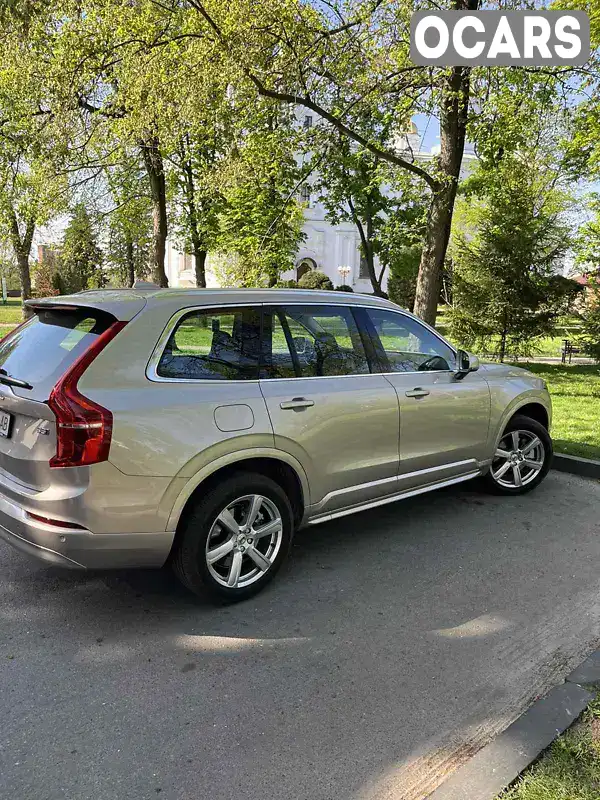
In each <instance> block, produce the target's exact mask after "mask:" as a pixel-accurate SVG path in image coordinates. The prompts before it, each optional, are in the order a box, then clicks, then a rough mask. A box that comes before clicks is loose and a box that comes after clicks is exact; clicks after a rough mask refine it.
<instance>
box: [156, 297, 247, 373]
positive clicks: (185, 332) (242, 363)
mask: <svg viewBox="0 0 600 800" xmlns="http://www.w3.org/2000/svg"><path fill="white" fill-rule="evenodd" d="M259 345H260V311H259V310H258V309H254V308H238V309H217V310H215V311H208V310H203V311H192V312H191V313H189V314H186V315H185V316H184V317H182V319H181V320H180V321H179V323H178V324H177V327H176V328H175V330H174V331H173V333H172V334H171V336H170V337H169V340H168V342H167V345H166V347H165V349H164V351H163V354H162V356H161V359H160V361H159V363H158V367H157V370H156V372H157V374H158V375H159V376H160V377H162V378H179V379H184V380H255V379H257V378H258V356H259Z"/></svg>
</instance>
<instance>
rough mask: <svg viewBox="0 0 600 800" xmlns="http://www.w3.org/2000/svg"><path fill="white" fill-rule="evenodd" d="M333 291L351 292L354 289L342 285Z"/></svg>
mask: <svg viewBox="0 0 600 800" xmlns="http://www.w3.org/2000/svg"><path fill="white" fill-rule="evenodd" d="M335 291H336V292H353V291H354V289H353V288H352V287H351V286H346V285H345V284H344V285H343V286H336V287H335Z"/></svg>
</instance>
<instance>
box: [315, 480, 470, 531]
mask: <svg viewBox="0 0 600 800" xmlns="http://www.w3.org/2000/svg"><path fill="white" fill-rule="evenodd" d="M479 475H481V470H479V469H478V470H475V471H474V472H469V473H468V474H467V475H460V476H459V477H458V478H448V479H447V480H445V481H437V482H436V483H431V484H429V485H428V486H421V487H419V488H418V489H408V490H405V491H403V492H397V493H396V494H393V495H388V496H387V497H382V498H380V499H379V500H369V501H367V502H366V503H360V504H359V505H357V506H352V507H351V508H343V509H342V510H341V511H332V512H331V513H330V514H323V516H320V517H314V518H313V519H309V520H308V521H307V523H306V524H307V525H318V524H319V523H321V522H330V521H331V520H334V519H338V517H346V516H348V515H349V514H355V513H357V512H358V511H367V510H368V509H370V508H376V507H377V506H383V505H386V503H395V502H396V501H397V500H402V499H404V498H405V497H415V496H416V495H419V494H425V493H426V492H432V491H434V490H435V489H443V488H444V487H445V486H453V485H454V484H455V483H463V482H464V481H470V480H471V479H472V478H477V477H478V476H479Z"/></svg>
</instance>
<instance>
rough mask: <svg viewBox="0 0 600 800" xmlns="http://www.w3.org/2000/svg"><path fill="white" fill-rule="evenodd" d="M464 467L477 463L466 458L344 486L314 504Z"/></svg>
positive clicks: (318, 505)
mask: <svg viewBox="0 0 600 800" xmlns="http://www.w3.org/2000/svg"><path fill="white" fill-rule="evenodd" d="M400 466H402V460H400ZM466 466H472V467H476V466H477V461H476V460H475V459H474V458H467V459H465V460H464V461H453V462H451V463H450V464H442V465H441V466H438V467H427V468H426V469H418V470H415V471H414V472H405V473H400V474H398V475H393V476H392V477H391V478H380V479H379V480H377V481H368V482H367V483H359V484H357V485H355V486H346V487H345V488H344V489H335V490H334V491H333V492H328V493H327V494H326V495H325V497H323V499H322V500H319V502H318V503H316V504H315V505H316V507H317V508H318V507H321V506H324V505H326V504H327V503H328V502H329V501H330V500H331V499H332V498H333V497H339V496H340V495H344V494H350V493H353V492H360V491H361V490H363V489H370V488H371V487H372V486H383V485H384V484H386V483H399V482H400V481H406V480H409V479H410V478H415V477H417V476H420V475H430V474H431V473H432V472H443V471H444V470H447V469H453V468H456V467H466Z"/></svg>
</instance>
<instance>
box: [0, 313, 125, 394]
mask: <svg viewBox="0 0 600 800" xmlns="http://www.w3.org/2000/svg"><path fill="white" fill-rule="evenodd" d="M114 321H115V318H114V317H113V316H112V315H111V314H107V313H106V312H103V311H98V310H96V309H90V308H83V307H79V308H72V309H71V308H70V309H57V308H56V309H55V308H36V309H35V315H34V316H33V317H31V319H29V320H28V321H27V322H26V323H25V324H24V325H22V326H21V327H19V328H17V329H16V330H15V331H13V332H12V333H10V334H9V335H8V336H7V337H6V338H5V339H3V340H2V342H0V372H3V373H4V374H6V375H10V376H11V377H13V378H19V379H20V380H23V381H27V382H28V383H30V384H31V385H32V386H33V389H32V390H28V389H21V388H17V387H14V388H13V391H14V392H15V394H18V395H20V396H21V397H28V398H31V399H32V400H47V399H48V396H49V394H50V391H51V390H52V387H53V386H54V384H55V383H56V381H57V380H58V379H59V378H60V377H61V375H63V374H64V373H65V372H66V370H67V369H68V368H69V367H70V366H71V364H73V362H74V361H76V359H77V358H79V356H80V355H81V354H82V353H83V352H85V350H87V348H88V347H89V345H90V344H91V343H92V342H93V341H94V340H95V339H97V338H98V336H100V334H102V333H104V331H105V330H106V329H107V328H109V327H110V325H111V324H112V323H113V322H114Z"/></svg>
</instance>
